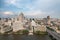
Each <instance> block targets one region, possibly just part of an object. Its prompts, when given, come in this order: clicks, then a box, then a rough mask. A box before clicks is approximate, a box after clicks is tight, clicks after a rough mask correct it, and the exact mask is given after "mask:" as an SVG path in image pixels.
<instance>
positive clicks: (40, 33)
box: [34, 31, 47, 35]
mask: <svg viewBox="0 0 60 40" xmlns="http://www.w3.org/2000/svg"><path fill="white" fill-rule="evenodd" d="M34 34H36V35H46V34H47V32H43V31H36V32H35V33H34Z"/></svg>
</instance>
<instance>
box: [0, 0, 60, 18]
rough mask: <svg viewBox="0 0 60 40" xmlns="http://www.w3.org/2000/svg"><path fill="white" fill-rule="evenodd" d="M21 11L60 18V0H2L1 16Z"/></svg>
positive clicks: (33, 14)
mask: <svg viewBox="0 0 60 40" xmlns="http://www.w3.org/2000/svg"><path fill="white" fill-rule="evenodd" d="M20 12H23V13H24V15H26V16H30V17H46V16H48V15H49V16H51V17H52V18H60V0H0V17H7V16H9V15H18V14H20Z"/></svg>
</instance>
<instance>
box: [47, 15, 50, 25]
mask: <svg viewBox="0 0 60 40" xmlns="http://www.w3.org/2000/svg"><path fill="white" fill-rule="evenodd" d="M47 24H48V25H50V16H47Z"/></svg>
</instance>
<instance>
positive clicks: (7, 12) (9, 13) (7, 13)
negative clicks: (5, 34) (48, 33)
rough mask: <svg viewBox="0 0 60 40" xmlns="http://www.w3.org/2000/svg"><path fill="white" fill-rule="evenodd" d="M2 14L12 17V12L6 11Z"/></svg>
mask: <svg viewBox="0 0 60 40" xmlns="http://www.w3.org/2000/svg"><path fill="white" fill-rule="evenodd" d="M3 14H5V15H13V12H9V11H6V12H3Z"/></svg>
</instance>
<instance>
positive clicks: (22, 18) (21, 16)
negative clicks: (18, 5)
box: [19, 12, 24, 21]
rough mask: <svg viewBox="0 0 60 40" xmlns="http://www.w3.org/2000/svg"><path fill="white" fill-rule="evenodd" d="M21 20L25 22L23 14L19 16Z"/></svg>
mask: <svg viewBox="0 0 60 40" xmlns="http://www.w3.org/2000/svg"><path fill="white" fill-rule="evenodd" d="M19 20H21V21H23V20H24V14H23V13H22V12H21V13H20V15H19Z"/></svg>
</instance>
